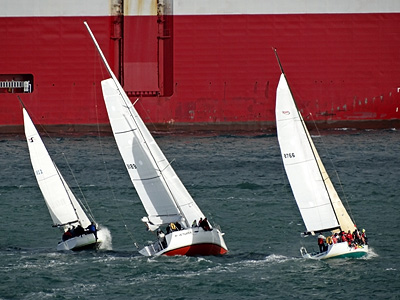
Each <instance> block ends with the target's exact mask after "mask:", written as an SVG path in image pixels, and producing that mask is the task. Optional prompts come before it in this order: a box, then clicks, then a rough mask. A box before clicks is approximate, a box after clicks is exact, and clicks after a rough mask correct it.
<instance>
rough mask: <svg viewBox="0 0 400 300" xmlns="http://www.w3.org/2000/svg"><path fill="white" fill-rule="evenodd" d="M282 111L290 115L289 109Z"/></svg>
mask: <svg viewBox="0 0 400 300" xmlns="http://www.w3.org/2000/svg"><path fill="white" fill-rule="evenodd" d="M282 113H283V114H284V115H290V111H288V110H283V111H282Z"/></svg>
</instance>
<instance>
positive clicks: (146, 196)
mask: <svg viewBox="0 0 400 300" xmlns="http://www.w3.org/2000/svg"><path fill="white" fill-rule="evenodd" d="M101 84H102V89H103V96H104V101H105V103H106V107H107V112H108V116H109V119H110V123H111V126H112V130H113V133H114V137H115V140H116V143H117V145H118V148H119V151H120V153H121V156H122V158H123V160H124V162H125V166H126V168H127V170H128V173H129V176H130V178H131V180H132V183H133V184H134V186H135V189H136V191H137V193H138V195H139V197H140V199H141V201H142V203H143V206H144V207H145V209H146V212H147V214H148V218H149V220H150V222H151V223H152V224H154V225H161V224H166V223H170V222H175V221H183V224H185V225H186V226H188V225H189V222H190V223H191V222H192V221H193V220H199V218H201V217H203V218H204V216H203V214H202V212H201V211H200V209H199V208H198V206H197V204H196V203H195V202H194V200H193V199H192V197H191V196H190V195H189V193H188V192H187V190H186V188H185V187H184V185H183V184H182V182H181V181H180V180H179V178H178V176H177V175H176V173H175V171H174V170H173V168H172V166H171V164H170V163H169V162H168V160H167V159H166V158H165V156H164V154H163V153H162V152H161V150H160V148H159V147H158V145H157V144H156V142H155V141H154V139H153V137H152V136H151V134H150V132H149V131H148V129H147V127H146V126H145V124H144V123H143V121H142V120H141V118H140V116H139V115H138V113H137V112H136V110H135V109H134V107H133V105H132V104H131V102H130V101H129V99H128V97H127V96H126V94H125V92H123V90H122V88H121V87H119V88H118V86H117V84H118V85H119V83H117V84H116V83H115V81H114V80H113V79H112V78H110V79H107V80H103V81H102V83H101ZM121 91H122V93H121ZM182 218H183V219H182Z"/></svg>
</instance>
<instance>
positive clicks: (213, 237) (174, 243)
mask: <svg viewBox="0 0 400 300" xmlns="http://www.w3.org/2000/svg"><path fill="white" fill-rule="evenodd" d="M222 235H223V234H222V233H221V232H220V231H219V230H218V229H215V228H214V229H213V230H211V231H204V230H203V229H202V228H198V227H194V228H188V229H184V230H180V231H174V232H172V233H170V234H167V235H166V236H165V239H166V244H164V245H163V244H162V242H161V241H156V242H155V243H153V244H151V245H149V246H146V247H144V248H143V249H142V250H140V251H139V253H140V254H142V255H144V256H159V255H166V256H175V255H187V256H207V255H223V254H225V253H227V252H228V248H227V247H226V244H225V241H224V239H223V237H222Z"/></svg>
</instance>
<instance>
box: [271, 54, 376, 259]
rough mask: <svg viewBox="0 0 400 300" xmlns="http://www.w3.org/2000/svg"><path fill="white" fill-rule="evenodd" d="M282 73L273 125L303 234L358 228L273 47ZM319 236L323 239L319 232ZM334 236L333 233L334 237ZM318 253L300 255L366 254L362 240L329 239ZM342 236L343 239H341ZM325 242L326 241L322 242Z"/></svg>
mask: <svg viewBox="0 0 400 300" xmlns="http://www.w3.org/2000/svg"><path fill="white" fill-rule="evenodd" d="M274 51H275V55H276V58H277V60H278V64H279V67H280V69H281V76H280V79H279V83H278V87H277V91H276V108H275V114H276V126H277V135H278V141H279V146H280V150H281V155H282V160H283V164H284V166H285V170H286V175H287V177H288V179H289V182H290V186H291V188H292V192H293V195H294V197H295V199H296V202H297V206H298V208H299V210H300V213H301V216H302V218H303V221H304V224H305V226H306V229H307V232H306V235H308V234H312V235H314V234H315V233H320V234H321V233H323V232H328V231H331V232H332V234H333V235H335V233H336V234H338V233H339V235H340V234H343V232H344V233H346V234H347V233H348V232H349V231H350V233H353V232H355V234H358V230H357V228H356V225H355V224H354V222H353V220H352V219H351V217H350V216H349V214H348V213H347V210H346V208H345V207H344V206H343V203H342V201H341V200H340V198H339V196H338V194H337V192H336V190H335V188H334V186H333V184H332V182H331V180H330V178H329V175H328V173H327V172H326V170H325V167H324V165H323V163H322V161H321V158H320V157H319V155H318V152H317V149H316V148H315V145H314V143H313V141H312V139H311V136H310V134H309V132H308V130H307V127H306V125H305V123H304V120H303V117H302V116H301V113H300V112H299V110H298V108H297V106H296V103H295V100H294V98H293V95H292V92H291V90H290V88H289V85H288V82H287V80H286V75H285V73H284V72H283V68H282V65H281V63H280V60H279V57H278V54H277V51H276V49H274ZM319 238H320V239H325V237H324V236H323V235H322V234H321V235H320V236H319ZM335 238H336V236H335ZM335 238H332V237H331V236H329V237H327V238H326V241H327V245H324V247H321V249H320V251H319V252H314V253H308V252H307V250H306V249H305V248H304V247H302V248H301V249H300V252H301V255H302V256H303V257H306V258H315V259H326V258H334V257H336V258H337V257H361V256H364V255H366V254H367V253H368V245H366V243H365V242H364V243H363V242H358V243H354V242H353V243H350V242H348V241H344V242H339V241H340V239H339V241H338V242H337V243H334V242H332V239H333V240H335ZM343 239H345V238H343ZM322 242H323V243H325V240H323V241H322Z"/></svg>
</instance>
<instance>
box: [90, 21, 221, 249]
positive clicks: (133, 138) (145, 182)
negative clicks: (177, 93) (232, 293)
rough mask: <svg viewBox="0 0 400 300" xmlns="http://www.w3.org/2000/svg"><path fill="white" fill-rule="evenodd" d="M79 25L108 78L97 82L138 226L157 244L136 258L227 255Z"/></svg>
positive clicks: (215, 234) (217, 233)
mask: <svg viewBox="0 0 400 300" xmlns="http://www.w3.org/2000/svg"><path fill="white" fill-rule="evenodd" d="M84 24H85V26H86V28H87V30H88V32H89V34H90V36H91V38H92V40H93V42H94V44H95V46H96V48H97V51H98V52H99V55H100V56H101V58H102V60H103V63H104V65H105V67H106V69H107V71H108V73H109V74H110V76H111V78H109V79H106V80H103V81H102V82H101V86H102V91H103V96H104V101H105V104H106V108H107V112H108V117H109V120H110V124H111V128H112V131H113V134H114V137H115V141H116V143H117V146H118V149H119V151H120V154H121V156H122V159H123V161H124V163H125V166H126V169H127V171H128V173H129V176H130V179H131V181H132V183H133V185H134V187H135V189H136V191H137V193H138V195H139V198H140V200H141V201H142V204H143V206H144V208H145V210H146V213H147V216H145V217H143V218H142V221H143V222H144V223H145V224H146V226H147V229H148V230H150V231H154V232H156V233H157V240H156V241H155V242H152V243H151V244H149V245H147V246H145V247H144V248H143V249H141V250H140V251H139V253H140V254H142V255H144V256H159V255H167V256H173V255H187V256H200V255H201V256H203V255H222V254H225V253H227V251H228V249H227V246H226V244H225V241H224V239H223V233H222V232H221V231H220V230H219V229H218V228H216V227H214V228H213V227H212V226H211V225H210V224H209V223H208V221H207V219H206V217H205V216H204V214H203V213H202V212H201V210H200V208H199V207H198V206H197V204H196V202H195V201H194V200H193V199H192V197H191V196H190V194H189V192H188V191H187V190H186V188H185V186H184V185H183V183H182V182H181V180H180V179H179V177H178V176H177V175H176V173H175V171H174V169H173V168H172V166H171V163H170V162H169V161H168V160H167V158H166V157H165V156H164V154H163V152H162V151H161V149H160V148H159V146H158V145H157V143H156V142H155V140H154V138H153V137H152V135H151V133H150V132H149V130H148V129H147V127H146V125H145V124H144V122H143V120H142V119H141V118H140V116H139V114H138V113H137V111H136V109H135V108H134V106H133V105H132V103H131V101H130V100H129V98H128V96H127V95H126V93H125V92H124V90H123V88H122V87H121V85H120V83H119V82H118V80H117V78H116V76H115V75H114V73H113V72H112V70H111V68H110V66H109V65H108V62H107V60H106V58H105V56H104V54H103V52H102V51H101V49H100V46H99V45H98V43H97V41H96V39H95V37H94V35H93V33H92V31H91V29H90V27H89V25H88V24H87V22H84ZM200 220H202V222H200ZM162 227H165V228H166V229H165V230H166V232H164V231H163V230H162Z"/></svg>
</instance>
